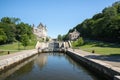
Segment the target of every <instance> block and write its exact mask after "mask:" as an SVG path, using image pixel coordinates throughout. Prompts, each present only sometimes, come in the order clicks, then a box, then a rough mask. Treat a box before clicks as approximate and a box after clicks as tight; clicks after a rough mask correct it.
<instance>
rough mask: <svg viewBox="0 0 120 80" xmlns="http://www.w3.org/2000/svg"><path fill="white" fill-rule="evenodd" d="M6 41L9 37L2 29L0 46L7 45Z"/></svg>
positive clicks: (0, 30) (0, 31)
mask: <svg viewBox="0 0 120 80" xmlns="http://www.w3.org/2000/svg"><path fill="white" fill-rule="evenodd" d="M6 40H7V36H6V34H5V32H4V31H3V30H2V29H0V44H3V43H5V42H6Z"/></svg>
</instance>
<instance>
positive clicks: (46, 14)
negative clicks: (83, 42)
mask: <svg viewBox="0 0 120 80" xmlns="http://www.w3.org/2000/svg"><path fill="white" fill-rule="evenodd" d="M116 1H119V0H0V19H1V18H2V17H16V18H20V19H21V21H22V22H25V23H28V24H30V25H33V24H34V25H35V26H36V27H37V26H38V25H39V23H40V22H41V23H42V24H43V25H46V26H47V30H48V31H47V34H48V36H50V37H52V38H56V37H57V36H58V35H59V34H61V35H64V34H66V33H67V32H68V31H69V29H72V28H73V27H75V26H76V25H77V24H80V23H81V22H82V21H84V20H85V19H88V18H91V17H92V16H93V15H95V14H97V13H100V12H102V10H103V9H104V8H105V7H109V6H111V5H112V4H113V3H114V2H116Z"/></svg>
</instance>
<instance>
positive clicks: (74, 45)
mask: <svg viewBox="0 0 120 80" xmlns="http://www.w3.org/2000/svg"><path fill="white" fill-rule="evenodd" d="M83 44H84V40H83V38H82V37H79V38H78V39H77V40H76V41H73V42H72V46H73V47H78V46H82V45H83Z"/></svg>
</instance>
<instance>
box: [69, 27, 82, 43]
mask: <svg viewBox="0 0 120 80" xmlns="http://www.w3.org/2000/svg"><path fill="white" fill-rule="evenodd" d="M79 36H80V33H79V32H78V31H77V30H76V29H75V30H74V31H73V32H71V33H69V40H72V41H73V40H76V39H78V37H79Z"/></svg>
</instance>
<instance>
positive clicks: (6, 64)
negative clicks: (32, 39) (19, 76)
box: [0, 49, 38, 72]
mask: <svg viewBox="0 0 120 80" xmlns="http://www.w3.org/2000/svg"><path fill="white" fill-rule="evenodd" d="M37 53H38V52H37V50H36V49H34V50H24V51H21V52H17V53H14V54H8V55H4V56H0V72H1V71H3V70H5V69H7V68H10V67H11V66H13V65H14V64H17V63H19V62H21V61H23V60H25V59H27V58H29V57H31V56H33V55H35V54H37Z"/></svg>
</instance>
